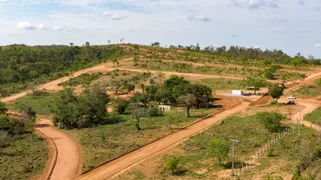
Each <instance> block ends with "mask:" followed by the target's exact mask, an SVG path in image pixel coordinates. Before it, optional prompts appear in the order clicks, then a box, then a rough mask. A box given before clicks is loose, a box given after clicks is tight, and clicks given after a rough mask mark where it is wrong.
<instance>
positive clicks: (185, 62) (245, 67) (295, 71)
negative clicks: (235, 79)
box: [140, 58, 312, 75]
mask: <svg viewBox="0 0 321 180" xmlns="http://www.w3.org/2000/svg"><path fill="white" fill-rule="evenodd" d="M153 60H154V61H156V60H155V59H142V58H141V59H140V61H153ZM161 61H162V62H168V63H179V64H191V65H194V66H204V65H208V66H214V67H220V68H227V67H228V68H229V67H231V68H239V69H242V68H244V69H251V70H264V69H265V68H260V67H252V66H249V65H245V66H242V65H236V64H215V63H198V62H192V61H183V60H169V59H163V60H161ZM279 71H280V72H291V73H302V74H307V75H309V74H311V73H312V72H311V71H300V70H292V69H280V70H279Z"/></svg>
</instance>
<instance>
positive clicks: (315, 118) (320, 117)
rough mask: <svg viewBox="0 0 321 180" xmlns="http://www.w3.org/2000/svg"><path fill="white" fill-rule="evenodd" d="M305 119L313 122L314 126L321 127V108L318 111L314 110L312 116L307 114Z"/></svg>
mask: <svg viewBox="0 0 321 180" xmlns="http://www.w3.org/2000/svg"><path fill="white" fill-rule="evenodd" d="M304 119H305V120H308V121H310V122H312V123H313V124H317V125H320V126H321V107H319V108H318V109H316V110H314V111H313V112H311V113H310V114H307V115H306V116H305V117H304Z"/></svg>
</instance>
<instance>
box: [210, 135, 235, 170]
mask: <svg viewBox="0 0 321 180" xmlns="http://www.w3.org/2000/svg"><path fill="white" fill-rule="evenodd" d="M229 150H230V144H229V142H228V141H226V140H222V139H213V140H212V141H210V142H209V144H208V147H207V153H208V154H209V155H212V156H216V158H217V160H218V162H219V165H222V161H224V160H225V159H227V158H228V152H229Z"/></svg>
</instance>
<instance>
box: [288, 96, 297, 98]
mask: <svg viewBox="0 0 321 180" xmlns="http://www.w3.org/2000/svg"><path fill="white" fill-rule="evenodd" d="M288 99H296V97H295V96H289V97H288Z"/></svg>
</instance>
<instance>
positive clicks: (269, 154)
mask: <svg viewBox="0 0 321 180" xmlns="http://www.w3.org/2000/svg"><path fill="white" fill-rule="evenodd" d="M267 157H274V151H273V149H272V148H270V149H268V151H267Z"/></svg>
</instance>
